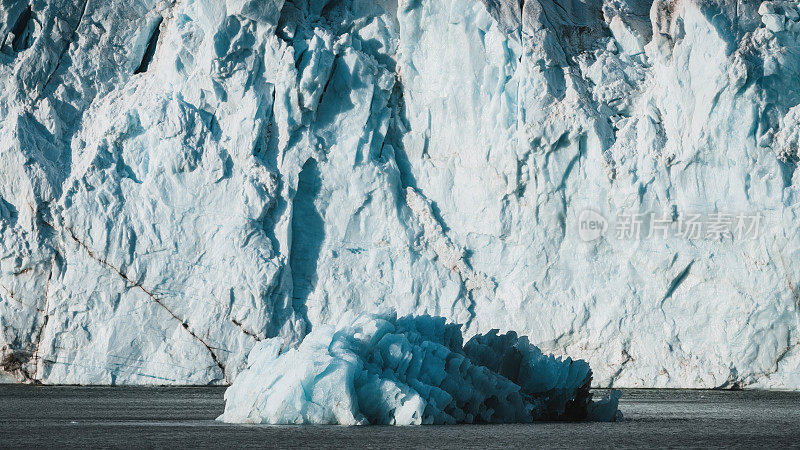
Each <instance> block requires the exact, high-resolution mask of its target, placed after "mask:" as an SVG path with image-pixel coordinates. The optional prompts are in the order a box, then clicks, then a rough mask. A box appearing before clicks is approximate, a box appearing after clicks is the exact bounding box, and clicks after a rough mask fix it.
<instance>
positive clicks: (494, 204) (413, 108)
mask: <svg viewBox="0 0 800 450" xmlns="http://www.w3.org/2000/svg"><path fill="white" fill-rule="evenodd" d="M798 11H800V9H798V3H797V2H796V1H765V2H750V1H739V0H681V1H678V0H673V1H666V0H655V1H643V0H526V1H524V2H519V1H516V0H513V1H512V0H400V1H395V0H369V1H368V0H337V1H325V0H285V1H283V0H258V1H256V0H225V1H223V0H174V1H173V0H170V1H167V0H108V1H95V0H30V1H24V0H0V118H2V121H0V161H1V162H0V369H2V370H0V380H5V381H24V382H33V381H38V382H42V383H51V384H56V383H71V384H227V383H233V382H235V380H237V377H240V376H245V375H240V373H241V372H242V371H244V370H247V372H245V373H251V371H252V370H253V369H252V367H256V366H257V365H258V363H257V361H260V360H261V359H263V358H272V359H275V361H278V362H280V361H283V359H281V358H284V354H285V353H281V354H280V356H276V355H278V352H277V351H276V350H275V348H276V347H275V345H276V344H274V343H275V342H278V341H277V340H275V339H279V340H280V341H281V342H283V343H284V347H285V348H284V351H286V349H296V350H291V351H290V352H292V351H296V352H300V353H302V354H307V353H303V352H312V353H313V349H312V348H311V345H312V342H317V343H321V342H325V341H326V340H327V341H329V342H345V341H346V342H351V343H352V342H355V341H354V340H355V339H356V338H354V337H351V338H345V337H341V335H337V336H339V337H337V338H336V339H334V338H333V337H332V336H333V334H331V333H333V331H330V330H331V329H333V330H335V329H336V327H337V325H336V324H339V323H341V322H342V320H344V319H343V318H346V317H350V316H349V315H350V314H352V312H354V311H355V312H359V313H361V312H364V313H370V312H376V311H379V310H384V309H389V310H392V311H395V312H396V313H397V316H398V317H405V316H409V315H410V316H415V317H416V316H425V315H431V316H438V317H444V318H446V319H447V320H448V321H449V322H452V323H459V324H463V326H462V329H461V331H462V332H463V335H464V339H465V340H467V342H469V341H470V338H472V337H473V336H486V335H487V333H489V332H490V330H493V329H499V330H500V331H499V336H503V335H505V333H507V332H509V331H512V330H513V331H516V332H517V333H519V335H524V336H528V339H529V340H530V343H532V344H534V345H536V346H537V347H538V348H540V349H541V350H542V351H544V352H546V353H554V354H557V355H569V356H571V357H573V358H576V360H577V358H580V359H582V360H585V361H587V362H588V363H589V364H590V365H591V367H592V372H593V375H594V377H593V381H592V383H593V384H594V385H595V386H597V387H683V388H689V387H696V388H701V387H703V388H711V387H758V388H780V389H798V388H800V347H798V326H799V325H798V324H799V323H800V315H799V314H800V312H799V308H800V305H799V303H800V301H798V298H800V293H798V290H797V289H798V286H800V265H798V264H797V262H798V261H800V233H798V227H797V223H798V208H797V205H798V202H800V200H799V198H800V197H798V186H800V178H799V177H800V176H799V175H798V171H797V161H798V142H799V140H800V134H798V131H797V130H798V129H799V127H800V106H798V105H800V85H798V83H797V79H798V76H799V75H800V73H799V72H800V48H798V46H797V42H798V40H799V39H800V25H798V24H800V18H799V17H798ZM587 211H588V213H587ZM727 213H731V214H734V215H737V214H740V213H744V214H747V215H749V216H758V217H759V218H760V226H759V227H758V229H757V230H754V231H755V232H754V233H752V235H748V236H742V235H739V234H737V235H728V234H725V233H718V234H716V235H713V234H712V235H710V236H706V235H702V236H701V235H694V234H692V235H686V236H668V237H662V236H659V235H656V236H649V237H648V236H645V235H646V234H647V233H645V235H643V236H641V238H638V239H635V238H622V239H620V238H617V236H616V235H615V231H616V230H617V225H618V223H615V220H617V222H619V220H618V218H623V217H627V218H630V217H634V216H637V217H638V216H640V215H641V216H648V215H654V217H657V218H658V219H660V220H661V221H662V222H661V225H663V226H665V227H666V229H674V228H676V227H679V226H680V225H681V224H682V223H684V222H685V221H686V220H688V219H691V218H692V217H693V216H695V215H696V214H700V215H702V216H703V217H708V216H710V215H714V214H716V215H720V214H727ZM586 214H591V215H590V216H588V217H590V218H592V219H593V221H594V222H596V223H601V222H602V221H607V223H606V226H600V227H599V228H594V229H593V231H594V232H595V234H594V235H591V236H588V238H587V235H586V234H582V233H581V231H582V228H581V224H582V223H583V219H585V218H586V217H587V215H586ZM648 217H649V216H648ZM601 219H602V220H601ZM643 227H646V226H643ZM629 231H630V230H629ZM704 231H705V230H704ZM345 322H346V321H345ZM389 322H391V323H393V324H394V325H392V326H400V325H397V324H399V323H405V322H392V321H389ZM403 326H405V325H403ZM330 327H333V328H330ZM323 330H329V331H330V333H329V332H328V331H323ZM309 333H310V334H309ZM319 333H322V334H319ZM325 333H328V334H325ZM400 334H403V335H405V334H404V332H403V333H400ZM307 337H313V338H314V339H317V340H316V341H309V342H308V343H307V344H306V343H305V341H304V338H307ZM407 339H410V338H407ZM426 339H428V338H426ZM430 339H433V338H430ZM437 339H439V340H437ZM441 339H443V338H441ZM432 342H435V343H438V344H440V345H443V346H444V347H447V348H449V349H450V350H449V351H450V352H452V353H453V354H461V353H459V351H457V350H458V349H457V348H456V347H455V346H448V345H445V344H443V343H442V341H441V340H440V338H438V337H437V338H436V339H433V341H432ZM304 345H305V346H306V347H303V346H304ZM319 345H322V344H319ZM431 345H432V344H431ZM378 348H381V347H378ZM253 349H256V350H255V352H256V353H257V354H258V355H262V356H263V358H261V357H258V358H255V359H253V358H251V362H252V364H251V368H250V369H248V354H249V353H250V352H251V350H253ZM343 351H344V350H343ZM347 351H348V352H351V353H352V354H353V355H356V356H354V358H355V359H356V360H363V361H367V360H368V358H369V357H368V354H366V353H359V351H357V350H347ZM465 351H466V350H465ZM347 354H350V353H347ZM347 354H342V355H344V356H346V355H347ZM342 355H336V358H339V357H340V356H342ZM332 358H333V357H332ZM466 359H467V360H470V361H471V364H477V365H480V363H479V362H476V361H477V360H471V359H470V358H466ZM337 361H338V359H337ZM337 364H338V363H337ZM353 364H356V363H353ZM360 364H362V365H363V367H367V368H369V367H372V366H371V365H370V364H372V363H367V362H362V363H360ZM356 365H357V364H356ZM347 367H350V366H347ZM343 370H344V369H343ZM347 370H351V369H347ZM352 370H355V369H352ZM365 370H366V372H367V373H369V369H365ZM490 371H491V372H496V373H500V372H498V371H497V370H491V369H490ZM309 373H311V372H309ZM337 373H339V372H338V371H337ZM345 373H355V372H347V371H345ZM359 373H361V372H359ZM399 376H400V373H399V372H397V373H395V372H392V375H391V376H390V377H387V379H386V380H387V381H386V383H387V384H386V386H394V387H396V388H397V389H400V390H402V389H406V388H405V387H404V386H403V385H402V384H405V385H406V386H410V385H409V384H408V383H406V382H405V381H397V380H399V378H398V377H399ZM506 378H507V377H506ZM486 379H487V380H495V381H493V382H492V383H494V384H493V385H494V386H496V388H497V389H500V388H501V384H502V383H500V382H499V381H496V380H498V379H499V378H498V377H496V376H495V375H487V378H486ZM383 382H384V381H381V383H383ZM392 383H394V384H392ZM401 383H402V384H401ZM515 384H516V383H515ZM354 386H355V385H354ZM409 389H415V391H416V392H417V395H418V396H419V398H422V399H425V401H426V402H427V403H426V404H427V405H428V406H426V407H425V409H423V413H422V415H420V414H418V415H417V419H418V420H420V421H422V420H423V418H434V417H441V418H442V419H441V420H443V421H446V420H445V419H444V418H445V417H447V416H444V415H439V416H437V414H440V410H441V411H444V410H443V409H441V408H440V403H438V402H439V400H438V399H439V397H437V395H438V394H435V395H434V394H430V393H428V392H420V391H417V390H416V388H413V386H411V387H410V388H409ZM504 389H505V388H504ZM508 389H512V387H509V388H508ZM514 389H516V388H514ZM525 389H526V388H525V387H524V386H523V387H520V390H518V391H514V392H526V391H525ZM403 392H406V391H403ZM407 392H411V391H410V390H409V391H407ZM437 392H438V391H437ZM480 392H484V393H488V392H489V391H480ZM504 392H505V391H504ZM508 392H511V391H508ZM448 395H451V396H452V395H453V394H452V393H449V391H448ZM348 398H351V399H352V398H356V399H357V398H358V394H357V393H356V394H354V395H353V396H350V397H348ZM508 398H511V397H508ZM515 401H516V400H515ZM520 401H522V402H523V403H525V402H528V403H525V404H526V405H528V406H526V408H528V407H530V408H528V409H529V410H530V411H534V413H533V414H534V415H535V414H537V413H536V411H541V408H540V407H541V405H539V404H538V403H536V402H535V401H532V400H529V399H524V400H520ZM404 404H405V403H404ZM431 405H432V406H431ZM408 407H409V408H411V409H409V410H412V409H413V408H412V404H409V406H408ZM427 408H430V410H429V411H428V412H426V409H427ZM526 410H527V409H526ZM349 411H350V412H351V413H352V417H353V418H354V419H353V420H355V421H360V420H362V419H363V418H370V417H377V416H372V415H371V414H379V413H380V412H377V411H376V412H364V411H361V410H360V409H359V411H360V412H359V414H362V416H363V417H362V416H358V415H357V414H356V409H355V408H351V409H350V410H349ZM414 411H418V410H413V411H412V413H413V412H414ZM458 411H461V412H462V413H463V414H465V415H466V414H472V415H473V417H478V416H479V415H480V414H481V413H480V412H478V411H479V410H478V409H470V408H467V407H463V408H462V407H461V406H459V407H458ZM320 414H322V416H324V417H326V418H328V417H332V416H329V415H326V414H333V413H331V412H324V413H320ZM425 414H430V415H425ZM447 414H449V415H450V416H451V417H454V418H455V417H457V415H458V413H457V412H456V410H453V411H451V412H447ZM412 416H413V414H412ZM435 420H439V419H435Z"/></svg>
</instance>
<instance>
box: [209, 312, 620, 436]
mask: <svg viewBox="0 0 800 450" xmlns="http://www.w3.org/2000/svg"><path fill="white" fill-rule="evenodd" d="M462 344H463V341H462V334H461V329H460V325H458V324H448V323H446V321H445V319H444V318H442V317H431V316H407V317H403V318H400V319H397V318H396V315H394V314H383V315H382V314H362V315H350V316H346V317H343V318H342V320H341V321H340V322H339V323H338V324H337V325H335V326H322V327H319V328H316V329H314V330H313V331H312V332H311V333H309V334H308V336H306V338H305V339H304V340H303V342H302V343H301V344H300V346H299V347H297V348H289V347H287V346H285V344H284V342H283V340H282V339H280V338H276V339H269V340H266V341H262V342H261V343H259V344H258V345H256V346H255V347H254V348H253V350H252V351H251V353H250V356H249V358H248V368H247V369H246V370H245V371H243V372H242V373H241V374H239V376H238V377H237V378H236V381H235V382H234V383H233V385H232V386H231V387H229V388H228V390H227V392H226V393H225V400H226V406H225V412H224V414H222V416H220V417H219V420H222V421H225V422H233V423H263V424H328V425H366V424H372V425H420V424H428V425H429V424H457V423H528V422H532V421H537V420H587V419H588V420H603V421H612V420H619V419H621V418H622V415H621V413H620V412H619V411H618V410H617V402H618V400H619V392H618V391H612V393H611V394H610V395H609V396H608V397H606V398H604V399H602V400H600V401H599V402H592V400H591V398H592V394H591V393H590V392H589V386H590V383H591V380H592V372H591V370H590V369H589V365H588V364H587V363H586V362H584V361H573V360H572V359H570V358H566V359H562V358H556V357H554V356H550V355H544V354H542V352H541V351H540V350H539V349H538V348H537V347H536V346H534V345H532V344H530V343H529V342H528V339H527V338H526V337H517V335H516V334H515V333H513V332H510V333H507V334H504V335H498V334H497V330H492V331H491V332H489V333H487V334H483V335H476V336H474V337H472V338H471V339H470V340H469V341H468V342H467V343H466V344H463V345H462Z"/></svg>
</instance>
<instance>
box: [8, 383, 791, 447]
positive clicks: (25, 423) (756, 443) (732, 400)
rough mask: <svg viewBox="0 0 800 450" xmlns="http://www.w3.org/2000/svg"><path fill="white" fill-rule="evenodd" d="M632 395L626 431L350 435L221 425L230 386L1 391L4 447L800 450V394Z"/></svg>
mask: <svg viewBox="0 0 800 450" xmlns="http://www.w3.org/2000/svg"><path fill="white" fill-rule="evenodd" d="M623 392H624V396H623V398H622V402H621V409H622V411H623V413H624V414H625V421H624V422H621V423H537V424H533V425H460V426H429V427H350V428H345V427H332V426H311V427H309V426H306V427H301V426H242V425H228V424H223V423H218V422H215V421H214V418H216V417H217V416H218V415H219V414H220V413H222V410H223V408H224V406H225V405H224V400H223V398H222V395H223V393H224V388H196V387H191V388H190V387H180V388H152V387H151V388H143V387H113V388H105V387H44V386H17V385H0V447H2V448H7V447H19V446H22V447H42V446H44V447H77V446H92V447H98V446H99V447H131V446H135V447H186V446H192V447H197V446H233V447H262V448H263V447H281V448H299V447H316V448H319V447H339V448H342V447H345V448H526V447H541V446H552V447H578V446H580V447H587V446H591V447H633V446H650V447H653V446H655V447H665V446H671V447H679V446H680V447H685V446H690V447H741V448H752V447H771V448H774V447H800V393H788V392H783V393H780V392H758V391H737V392H730V391H681V390H624V391H623Z"/></svg>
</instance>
